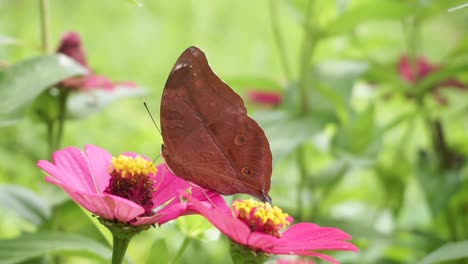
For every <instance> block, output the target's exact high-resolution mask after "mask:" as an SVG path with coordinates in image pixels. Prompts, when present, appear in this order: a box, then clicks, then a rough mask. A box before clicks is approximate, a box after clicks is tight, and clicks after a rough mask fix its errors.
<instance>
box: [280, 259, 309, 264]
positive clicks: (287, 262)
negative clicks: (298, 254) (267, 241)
mask: <svg viewBox="0 0 468 264" xmlns="http://www.w3.org/2000/svg"><path fill="white" fill-rule="evenodd" d="M276 264H315V261H313V260H311V259H278V260H277V261H276Z"/></svg>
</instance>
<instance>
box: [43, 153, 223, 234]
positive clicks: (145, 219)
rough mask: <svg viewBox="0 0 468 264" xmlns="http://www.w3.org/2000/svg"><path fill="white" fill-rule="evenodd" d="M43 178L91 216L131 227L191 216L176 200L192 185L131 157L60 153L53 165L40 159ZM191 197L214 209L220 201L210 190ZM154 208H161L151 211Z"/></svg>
mask: <svg viewBox="0 0 468 264" xmlns="http://www.w3.org/2000/svg"><path fill="white" fill-rule="evenodd" d="M37 166H38V167H40V168H41V169H42V170H44V171H45V172H47V173H48V174H49V176H47V177H46V178H45V179H46V180H47V181H48V182H50V183H53V184H55V185H58V186H60V187H61V188H62V189H63V190H64V191H65V192H66V193H67V194H68V195H70V197H71V198H72V199H73V200H74V201H75V202H76V203H78V204H79V205H81V206H82V207H84V208H86V209H87V210H88V211H90V212H92V213H93V214H95V215H97V216H99V217H101V218H104V219H107V220H111V221H116V222H121V223H125V224H129V225H132V226H140V225H152V224H155V223H158V224H160V225H161V224H164V223H166V222H167V221H170V220H172V219H175V218H177V217H179V216H181V215H185V214H191V213H195V212H193V211H190V210H189V209H188V208H187V205H186V203H185V202H181V201H180V200H179V196H180V193H181V192H183V191H186V190H187V189H189V188H190V187H192V185H190V184H189V183H188V182H186V181H184V180H182V179H181V178H179V177H177V176H175V175H174V174H172V173H171V172H170V171H169V169H168V168H167V167H166V165H165V164H164V163H163V164H160V165H158V166H157V169H156V167H155V166H154V165H153V163H152V161H151V160H150V159H147V158H145V157H143V156H140V155H138V154H135V153H124V154H123V155H120V156H119V157H117V158H115V157H112V156H111V154H110V153H109V152H107V151H106V150H104V149H101V148H99V147H97V146H93V145H87V146H86V148H85V152H82V151H81V150H80V149H78V148H76V147H68V148H65V149H62V150H58V151H56V152H55V153H54V154H53V162H49V161H46V160H40V161H39V162H38V163H37ZM192 195H193V196H194V197H197V198H198V199H201V200H203V201H204V200H206V199H208V200H209V201H210V202H211V203H213V204H214V205H217V204H225V201H224V199H223V198H222V197H221V196H220V195H218V194H216V193H214V192H212V191H209V190H204V189H201V188H193V191H192ZM155 209H159V210H158V211H155Z"/></svg>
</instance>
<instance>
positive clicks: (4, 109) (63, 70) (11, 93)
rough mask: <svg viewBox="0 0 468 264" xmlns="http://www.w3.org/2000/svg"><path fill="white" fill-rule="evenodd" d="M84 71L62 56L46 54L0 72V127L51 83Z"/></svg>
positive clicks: (12, 121) (18, 114) (21, 110)
mask: <svg viewBox="0 0 468 264" xmlns="http://www.w3.org/2000/svg"><path fill="white" fill-rule="evenodd" d="M84 73H86V70H85V69H84V68H83V67H82V66H80V65H79V64H78V63H77V62H75V61H74V60H72V59H70V58H68V57H67V56H64V55H59V54H55V55H47V56H42V57H36V58H33V59H29V60H26V61H22V62H19V63H17V64H14V65H12V66H10V67H8V68H5V69H4V70H2V71H0V98H2V104H0V126H4V125H9V124H12V123H14V122H16V121H18V119H19V118H20V117H21V115H22V114H23V111H24V109H25V108H26V107H27V106H28V105H29V104H30V103H31V102H32V101H33V100H34V99H35V98H36V97H37V96H38V95H40V94H41V93H42V92H43V91H44V90H45V89H47V88H48V87H50V86H51V85H53V84H55V83H57V82H59V81H60V80H63V79H65V78H67V77H71V76H74V75H78V74H84Z"/></svg>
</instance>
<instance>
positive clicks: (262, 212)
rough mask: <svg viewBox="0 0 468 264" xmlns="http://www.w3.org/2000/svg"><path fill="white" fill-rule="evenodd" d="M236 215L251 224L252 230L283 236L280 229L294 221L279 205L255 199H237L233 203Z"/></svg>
mask: <svg viewBox="0 0 468 264" xmlns="http://www.w3.org/2000/svg"><path fill="white" fill-rule="evenodd" d="M232 206H233V208H234V212H235V214H236V216H237V217H238V218H239V219H241V220H242V221H244V222H245V223H246V224H247V225H249V227H250V229H251V230H252V231H257V232H263V233H266V234H270V235H273V236H276V237H281V233H280V229H283V228H285V227H287V226H288V225H290V224H291V223H292V221H293V219H292V217H290V216H289V215H288V214H287V213H283V210H281V208H279V207H278V206H276V205H275V206H271V205H270V204H269V203H262V202H259V201H255V200H253V199H249V200H243V201H241V200H237V201H234V202H233V204H232Z"/></svg>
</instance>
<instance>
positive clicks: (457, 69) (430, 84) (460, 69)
mask: <svg viewBox="0 0 468 264" xmlns="http://www.w3.org/2000/svg"><path fill="white" fill-rule="evenodd" d="M466 71H468V60H466V61H463V62H461V63H455V64H453V65H446V66H444V67H443V68H441V69H440V70H438V71H435V72H433V73H431V74H429V75H427V76H426V77H425V78H424V79H422V80H421V81H420V82H418V83H417V84H416V87H415V89H414V90H412V91H414V93H415V94H417V95H422V94H425V93H427V92H429V91H430V90H432V89H433V88H434V87H435V86H436V85H437V84H439V83H441V82H443V81H445V80H447V79H449V78H450V77H453V76H454V75H456V74H459V73H465V72H466Z"/></svg>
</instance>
